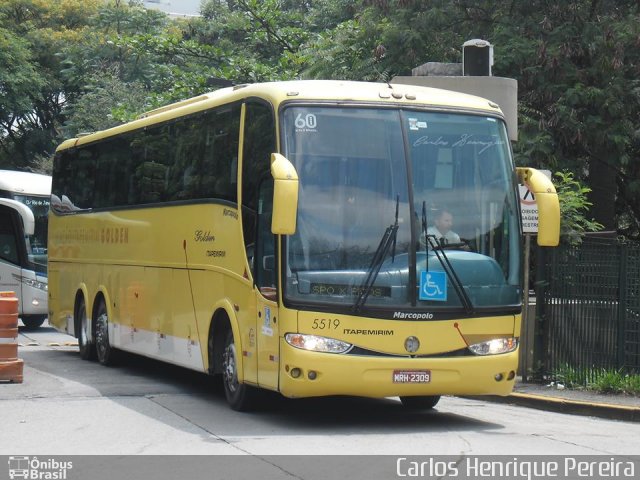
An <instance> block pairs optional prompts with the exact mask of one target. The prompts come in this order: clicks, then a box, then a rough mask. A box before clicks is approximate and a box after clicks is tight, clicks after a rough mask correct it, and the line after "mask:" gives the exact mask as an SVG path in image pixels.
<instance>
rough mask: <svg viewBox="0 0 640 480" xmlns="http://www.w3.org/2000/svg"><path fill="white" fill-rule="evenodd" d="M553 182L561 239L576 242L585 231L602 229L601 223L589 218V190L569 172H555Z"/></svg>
mask: <svg viewBox="0 0 640 480" xmlns="http://www.w3.org/2000/svg"><path fill="white" fill-rule="evenodd" d="M554 176H555V177H556V180H555V182H554V184H555V187H556V191H557V192H558V198H559V200H560V219H561V222H560V234H561V236H562V240H563V241H565V242H567V243H570V244H578V243H580V242H581V240H582V237H583V236H584V234H585V233H586V232H597V231H599V230H602V225H601V224H600V223H598V222H596V221H595V220H593V219H589V218H588V217H587V214H588V213H589V207H590V206H591V202H589V201H588V200H587V194H588V193H589V192H591V189H590V188H589V187H585V186H584V185H582V183H581V182H579V181H578V180H576V179H575V178H574V175H573V173H571V172H567V171H564V172H556V173H555V174H554Z"/></svg>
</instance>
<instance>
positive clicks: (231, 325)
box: [207, 300, 244, 380]
mask: <svg viewBox="0 0 640 480" xmlns="http://www.w3.org/2000/svg"><path fill="white" fill-rule="evenodd" d="M229 329H231V331H232V332H233V338H234V340H235V342H236V345H237V348H238V351H242V346H241V345H242V339H241V337H240V326H239V325H238V319H237V318H236V316H235V313H234V309H233V306H232V305H231V303H230V302H228V301H226V300H225V301H222V302H221V303H219V304H218V305H216V307H215V309H214V313H213V315H212V317H211V322H210V324H209V332H208V336H207V371H208V372H209V374H217V373H222V353H223V350H224V340H225V333H226V332H227V331H228V330H229ZM237 369H238V379H239V380H241V379H244V370H243V365H242V356H241V355H239V356H238V359H237Z"/></svg>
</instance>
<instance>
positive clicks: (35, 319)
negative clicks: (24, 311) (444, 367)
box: [21, 315, 47, 330]
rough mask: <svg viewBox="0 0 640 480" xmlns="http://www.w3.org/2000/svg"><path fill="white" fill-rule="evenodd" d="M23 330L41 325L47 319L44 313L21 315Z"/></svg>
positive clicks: (33, 328)
mask: <svg viewBox="0 0 640 480" xmlns="http://www.w3.org/2000/svg"><path fill="white" fill-rule="evenodd" d="M21 319H22V323H23V324H24V328H25V330H35V329H36V328H39V327H41V326H42V324H43V323H44V321H45V320H46V319H47V316H46V315H23V316H22V317H21Z"/></svg>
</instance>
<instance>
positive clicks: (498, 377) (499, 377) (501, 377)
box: [494, 373, 504, 382]
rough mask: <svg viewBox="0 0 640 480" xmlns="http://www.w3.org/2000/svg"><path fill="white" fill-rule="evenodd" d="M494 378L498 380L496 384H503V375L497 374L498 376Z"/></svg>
mask: <svg viewBox="0 0 640 480" xmlns="http://www.w3.org/2000/svg"><path fill="white" fill-rule="evenodd" d="M494 378H495V379H496V382H501V381H502V379H503V378H504V375H502V374H501V373H496V376H495V377H494Z"/></svg>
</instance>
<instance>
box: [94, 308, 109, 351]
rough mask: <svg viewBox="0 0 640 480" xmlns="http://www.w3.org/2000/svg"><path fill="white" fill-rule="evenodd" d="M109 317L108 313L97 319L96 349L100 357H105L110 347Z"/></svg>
mask: <svg viewBox="0 0 640 480" xmlns="http://www.w3.org/2000/svg"><path fill="white" fill-rule="evenodd" d="M108 325H109V318H108V317H107V314H106V313H103V314H101V315H100V316H99V317H98V318H97V319H96V332H95V335H96V350H97V352H98V357H99V358H101V359H103V358H104V357H105V355H106V353H107V349H108V348H109V330H108Z"/></svg>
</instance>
